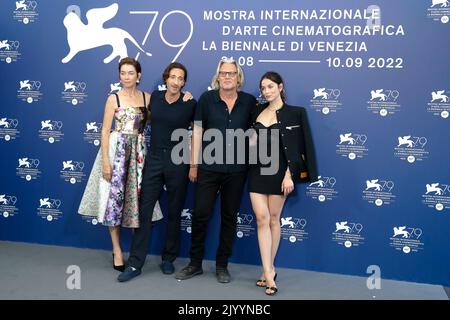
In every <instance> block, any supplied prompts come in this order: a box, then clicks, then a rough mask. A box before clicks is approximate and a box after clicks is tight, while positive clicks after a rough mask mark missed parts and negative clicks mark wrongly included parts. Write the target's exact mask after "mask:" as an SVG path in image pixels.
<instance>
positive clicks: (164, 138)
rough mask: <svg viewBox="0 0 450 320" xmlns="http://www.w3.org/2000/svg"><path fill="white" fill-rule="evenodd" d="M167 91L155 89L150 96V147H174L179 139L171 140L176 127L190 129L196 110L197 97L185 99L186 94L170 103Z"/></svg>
mask: <svg viewBox="0 0 450 320" xmlns="http://www.w3.org/2000/svg"><path fill="white" fill-rule="evenodd" d="M165 94H166V91H158V90H155V91H153V93H152V96H151V98H150V111H151V126H152V133H151V140H150V148H151V149H153V148H162V149H170V150H171V149H172V148H173V146H174V145H176V144H177V143H178V141H171V136H172V132H173V131H174V130H175V129H186V130H187V129H188V128H189V126H190V124H191V122H192V120H193V117H194V112H195V106H196V105H197V102H196V101H195V99H191V100H188V101H186V102H184V101H183V96H184V94H183V93H181V95H180V98H179V99H178V100H177V101H175V102H173V103H171V104H169V103H168V102H167V101H166V98H165Z"/></svg>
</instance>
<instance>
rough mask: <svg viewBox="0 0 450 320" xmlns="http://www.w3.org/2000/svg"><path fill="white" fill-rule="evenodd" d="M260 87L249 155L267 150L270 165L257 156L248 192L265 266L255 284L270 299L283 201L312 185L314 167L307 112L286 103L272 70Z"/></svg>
mask: <svg viewBox="0 0 450 320" xmlns="http://www.w3.org/2000/svg"><path fill="white" fill-rule="evenodd" d="M259 87H260V90H261V93H262V95H263V96H264V98H265V99H266V101H267V103H266V104H263V105H259V106H258V107H257V108H256V110H255V112H254V114H253V129H254V130H255V134H254V135H253V136H252V137H251V139H250V146H251V149H250V155H252V154H253V155H254V154H256V153H257V152H256V150H257V149H259V148H261V147H262V146H266V147H267V149H266V150H267V153H268V154H267V156H269V158H268V159H270V162H269V163H267V161H265V160H264V159H263V158H262V157H260V155H259V153H260V152H259V153H258V157H257V159H258V161H257V163H256V164H252V165H250V170H249V175H248V190H249V192H250V200H251V202H252V207H253V211H254V212H255V215H256V220H257V225H258V243H259V248H260V254H261V261H262V265H263V270H262V276H261V277H260V279H258V280H257V282H256V285H257V286H259V287H265V288H266V291H265V292H266V294H267V295H274V294H276V293H277V292H278V288H277V286H276V284H275V280H276V277H277V273H276V271H275V267H274V260H275V256H276V253H277V250H278V245H279V243H280V233H281V227H280V214H281V211H282V209H283V205H284V202H285V200H286V197H287V196H288V195H289V194H290V193H291V192H292V191H293V190H294V187H295V185H294V183H295V182H313V181H316V180H317V169H316V163H315V155H314V146H313V143H312V138H311V133H310V129H309V124H308V119H307V117H306V110H305V109H304V108H302V107H293V106H289V105H287V104H286V103H285V92H284V85H283V80H282V78H281V76H280V75H279V74H278V73H276V72H272V71H270V72H267V73H265V74H264V75H263V76H262V77H261V80H260V82H259ZM258 151H260V150H258ZM263 156H264V155H263ZM268 159H266V160H268ZM250 163H252V161H251V160H250Z"/></svg>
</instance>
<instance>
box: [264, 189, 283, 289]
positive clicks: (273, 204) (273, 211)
mask: <svg viewBox="0 0 450 320" xmlns="http://www.w3.org/2000/svg"><path fill="white" fill-rule="evenodd" d="M268 198H269V213H270V232H271V239H272V247H271V261H270V262H271V264H270V266H271V270H272V278H271V279H270V278H266V279H268V280H267V286H269V287H272V286H274V285H275V281H273V276H275V266H274V261H275V257H276V255H277V251H278V246H279V244H280V235H281V227H280V215H281V211H282V210H283V205H284V202H285V200H286V197H284V196H279V195H269V197H268ZM270 280H271V281H270Z"/></svg>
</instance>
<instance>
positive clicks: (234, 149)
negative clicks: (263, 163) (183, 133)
mask: <svg viewBox="0 0 450 320" xmlns="http://www.w3.org/2000/svg"><path fill="white" fill-rule="evenodd" d="M255 106H256V99H255V97H254V96H252V95H251V94H248V93H246V92H242V91H239V92H238V98H237V99H236V102H235V104H234V107H233V109H232V111H231V113H229V112H228V108H227V104H226V103H225V102H224V101H223V100H222V99H221V98H220V95H219V91H218V90H211V91H207V92H205V93H203V94H202V96H201V97H200V99H199V101H198V105H197V109H196V111H195V117H194V120H195V124H196V125H200V126H201V127H202V128H203V130H204V133H203V139H202V159H201V160H202V161H201V163H200V164H199V168H201V169H204V170H210V171H215V172H224V173H228V172H230V173H231V172H241V171H245V170H247V165H246V162H247V159H246V154H247V150H248V147H247V145H248V139H246V140H247V142H246V145H245V148H241V147H240V146H239V144H238V143H237V142H236V141H237V140H236V139H234V143H230V142H232V141H231V139H229V140H228V141H227V135H228V137H231V138H233V135H234V134H235V130H236V129H241V130H243V131H246V130H247V129H248V128H249V127H250V125H251V113H252V111H254V108H255ZM199 122H200V123H199ZM208 129H216V130H217V131H216V132H217V133H218V132H219V131H220V134H221V136H222V141H220V140H218V142H216V141H215V139H214V138H212V139H210V140H212V141H205V132H206V130H208ZM217 143H219V144H217ZM209 144H212V145H211V147H210V148H207V147H208V145H209ZM214 145H218V146H221V147H222V157H218V158H215V156H216V155H217V153H216V152H211V150H212V149H214V148H212V146H214ZM205 149H207V152H205ZM217 149H218V148H217ZM208 154H211V155H212V156H213V158H214V159H215V160H217V161H212V162H213V163H210V161H208V159H207V155H208ZM242 156H244V161H242ZM238 160H239V161H238Z"/></svg>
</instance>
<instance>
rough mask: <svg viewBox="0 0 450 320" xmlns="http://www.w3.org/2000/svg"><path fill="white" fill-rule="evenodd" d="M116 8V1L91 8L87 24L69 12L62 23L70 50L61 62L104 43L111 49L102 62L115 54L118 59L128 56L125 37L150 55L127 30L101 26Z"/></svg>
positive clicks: (110, 59) (112, 15)
mask: <svg viewBox="0 0 450 320" xmlns="http://www.w3.org/2000/svg"><path fill="white" fill-rule="evenodd" d="M118 10H119V5H118V4H117V3H113V4H112V5H110V6H109V7H106V8H95V9H91V10H89V11H88V12H87V13H86V18H87V20H88V23H87V24H84V23H83V22H82V21H81V19H80V17H79V16H78V15H77V14H76V13H75V12H69V13H68V14H67V15H66V16H65V18H64V21H63V23H64V26H65V27H66V29H67V43H68V44H69V48H70V51H69V53H68V54H67V56H65V57H64V58H63V59H62V63H67V62H69V61H70V60H72V58H73V57H75V56H76V54H77V53H78V52H80V51H84V50H89V49H93V48H97V47H101V46H105V45H110V46H111V47H112V48H113V51H112V52H111V54H110V55H109V56H108V57H106V58H105V59H104V60H103V62H104V63H110V62H111V61H112V60H113V59H114V58H115V57H117V56H118V57H119V61H120V59H122V58H125V57H128V52H127V46H126V45H125V39H128V40H130V41H131V42H132V43H133V44H134V45H135V46H136V47H137V48H138V49H139V50H141V51H142V52H144V53H145V54H146V55H147V56H151V55H152V54H151V53H148V52H145V51H144V49H142V48H141V46H140V45H139V44H138V43H137V42H136V40H135V39H134V38H133V37H132V36H131V35H130V34H129V33H128V32H127V31H125V30H123V29H120V28H107V29H105V28H104V27H103V24H104V23H105V22H106V21H108V20H110V19H112V18H114V17H115V15H116V14H117V11H118Z"/></svg>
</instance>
